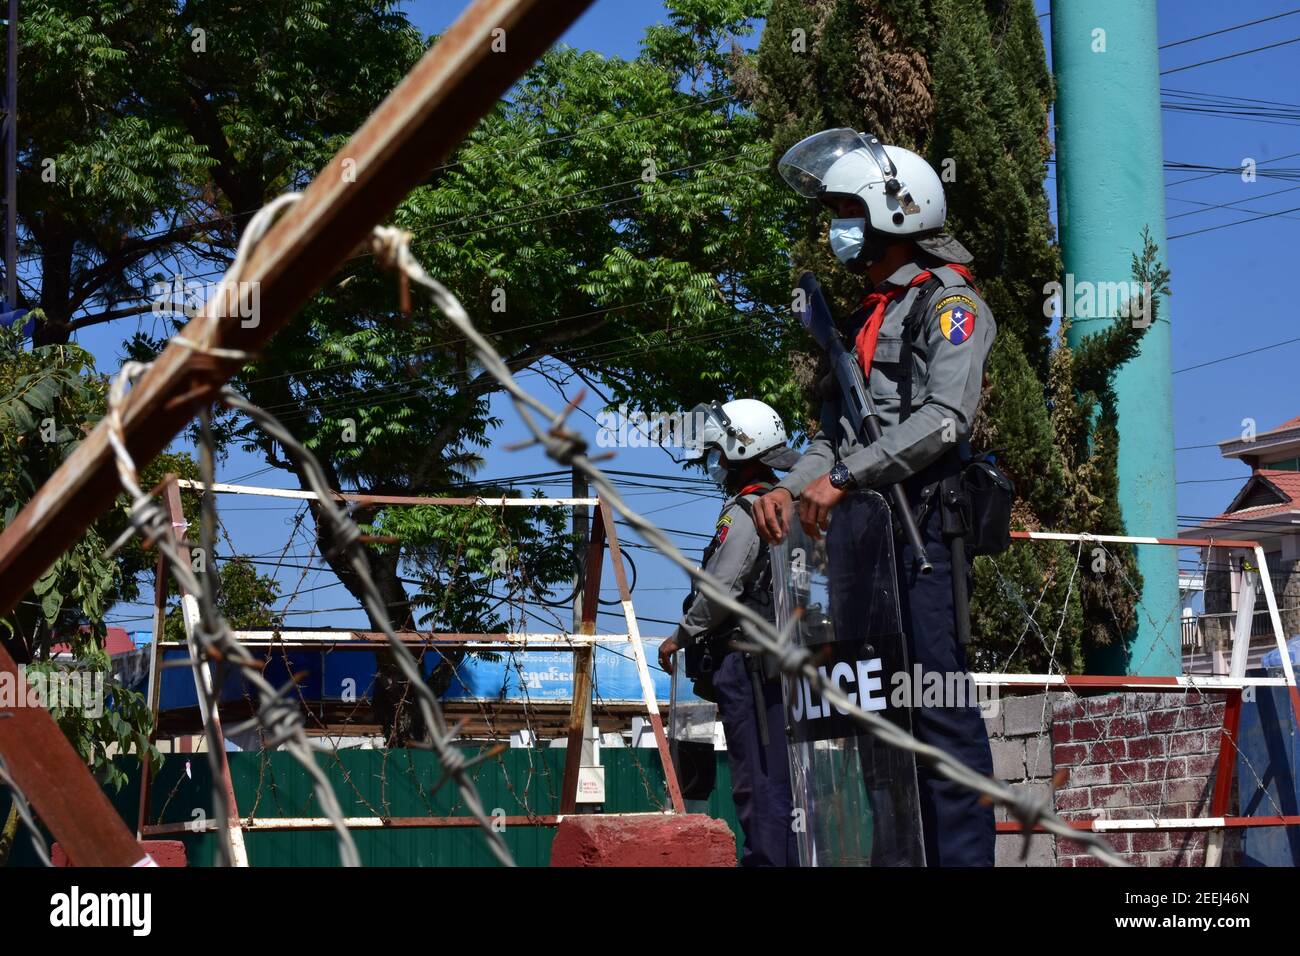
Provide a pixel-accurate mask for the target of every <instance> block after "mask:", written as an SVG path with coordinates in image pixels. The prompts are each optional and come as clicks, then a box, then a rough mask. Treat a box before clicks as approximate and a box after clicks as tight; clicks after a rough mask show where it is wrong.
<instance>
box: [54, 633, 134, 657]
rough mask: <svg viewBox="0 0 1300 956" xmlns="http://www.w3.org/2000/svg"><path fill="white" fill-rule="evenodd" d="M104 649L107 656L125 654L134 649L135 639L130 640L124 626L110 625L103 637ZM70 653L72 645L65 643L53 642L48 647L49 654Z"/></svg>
mask: <svg viewBox="0 0 1300 956" xmlns="http://www.w3.org/2000/svg"><path fill="white" fill-rule="evenodd" d="M83 630H84V628H83ZM104 650H106V651H107V652H108V656H109V657H113V656H115V655H117V654H125V653H127V652H128V651H133V650H135V641H133V640H131V635H130V634H128V633H126V629H125V628H121V627H110V628H109V629H108V634H107V636H106V637H105V638H104ZM71 653H72V645H70V644H67V643H63V644H55V645H53V646H52V647H51V648H50V654H51V655H55V654H71Z"/></svg>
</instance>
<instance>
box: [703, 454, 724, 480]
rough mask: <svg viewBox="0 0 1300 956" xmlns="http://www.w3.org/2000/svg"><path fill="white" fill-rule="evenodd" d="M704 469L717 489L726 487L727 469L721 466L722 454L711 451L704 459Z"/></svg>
mask: <svg viewBox="0 0 1300 956" xmlns="http://www.w3.org/2000/svg"><path fill="white" fill-rule="evenodd" d="M704 467H705V469H706V470H707V471H708V473H709V477H710V478H712V479H713V480H714V481H715V482H717V485H718V487H719V488H724V489H725V488H726V487H727V469H726V468H725V467H723V464H722V452H720V451H718V449H716V448H715V449H713V450H712V451H710V452H709V454H708V455H707V456H706V457H705V459H704Z"/></svg>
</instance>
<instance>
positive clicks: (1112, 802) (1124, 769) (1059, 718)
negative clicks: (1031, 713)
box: [1051, 693, 1231, 866]
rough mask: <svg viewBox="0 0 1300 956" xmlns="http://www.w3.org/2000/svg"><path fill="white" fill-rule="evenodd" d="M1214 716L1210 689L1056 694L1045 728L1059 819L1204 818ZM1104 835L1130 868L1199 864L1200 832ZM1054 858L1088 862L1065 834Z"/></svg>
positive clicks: (1217, 714)
mask: <svg viewBox="0 0 1300 956" xmlns="http://www.w3.org/2000/svg"><path fill="white" fill-rule="evenodd" d="M1222 723H1223V697H1222V695H1217V694H1216V695H1208V694H1207V695H1197V694H1195V693H1191V694H1134V693H1124V694H1106V695H1103V696H1099V697H1087V698H1078V697H1072V696H1065V697H1062V698H1061V699H1059V700H1057V701H1056V702H1055V703H1054V704H1053V707H1052V726H1051V738H1052V764H1053V769H1054V771H1055V772H1056V773H1057V774H1058V776H1057V778H1056V779H1057V789H1056V796H1055V802H1056V810H1057V812H1059V813H1060V814H1061V815H1062V816H1064V817H1065V818H1066V819H1067V820H1070V819H1079V820H1086V819H1097V818H1100V817H1104V818H1107V819H1147V818H1150V817H1152V816H1154V817H1157V818H1165V817H1202V816H1208V815H1209V811H1210V797H1211V794H1212V792H1213V788H1214V773H1215V765H1216V762H1217V759H1218V752H1219V737H1220V728H1221V726H1222ZM1105 837H1106V840H1107V842H1109V843H1110V844H1111V845H1112V846H1114V847H1115V849H1117V850H1119V851H1120V852H1121V853H1122V854H1123V855H1124V856H1125V857H1126V858H1127V859H1128V860H1129V861H1130V862H1131V863H1134V864H1137V865H1139V866H1201V865H1203V863H1204V858H1205V843H1206V840H1207V837H1208V831H1204V830H1174V831H1159V832H1138V833H1127V832H1121V833H1107V834H1105ZM1229 838H1230V842H1231V834H1230V835H1229ZM1056 862H1057V865H1058V866H1092V865H1097V861H1096V860H1095V859H1093V858H1091V857H1089V856H1087V855H1086V854H1085V853H1084V852H1083V848H1082V847H1081V846H1080V845H1079V844H1078V843H1077V842H1075V841H1071V840H1057V841H1056Z"/></svg>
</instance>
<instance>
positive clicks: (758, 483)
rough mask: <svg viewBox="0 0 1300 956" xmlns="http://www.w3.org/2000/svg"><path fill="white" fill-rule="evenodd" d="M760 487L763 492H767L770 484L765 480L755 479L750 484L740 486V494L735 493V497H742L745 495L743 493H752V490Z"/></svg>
mask: <svg viewBox="0 0 1300 956" xmlns="http://www.w3.org/2000/svg"><path fill="white" fill-rule="evenodd" d="M760 489H762V491H763V493H764V494H767V492H769V491H771V490H772V486H771V485H769V484H768V483H767V482H766V481H756V482H754V483H753V484H752V485H746V486H745V487H744V488H741V489H740V494H738V495H736V497H737V498H743V497H745V495H748V494H752V493H753V492H755V491H758V490H760Z"/></svg>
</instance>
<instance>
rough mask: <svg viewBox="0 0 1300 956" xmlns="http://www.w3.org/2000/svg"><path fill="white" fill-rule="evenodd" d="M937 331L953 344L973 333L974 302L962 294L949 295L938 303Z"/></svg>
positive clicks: (964, 339) (960, 342)
mask: <svg viewBox="0 0 1300 956" xmlns="http://www.w3.org/2000/svg"><path fill="white" fill-rule="evenodd" d="M938 312H939V331H940V332H942V333H943V337H944V338H945V339H947V340H948V341H949V342H951V343H952V344H953V345H961V344H962V343H963V342H965V341H966V340H968V339H969V338H970V337H971V336H972V335H974V334H975V315H976V313H977V312H978V309H977V308H976V306H975V303H974V302H972V301H971V300H970V299H968V298H967V297H966V296H964V295H950V296H948V297H947V298H946V299H944V300H943V301H941V302H940V303H939V306H938Z"/></svg>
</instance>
